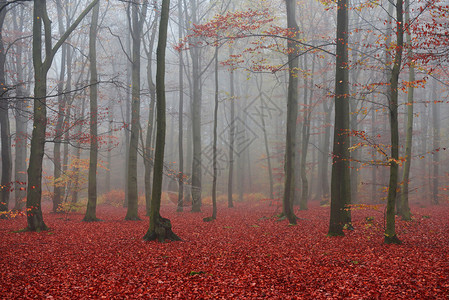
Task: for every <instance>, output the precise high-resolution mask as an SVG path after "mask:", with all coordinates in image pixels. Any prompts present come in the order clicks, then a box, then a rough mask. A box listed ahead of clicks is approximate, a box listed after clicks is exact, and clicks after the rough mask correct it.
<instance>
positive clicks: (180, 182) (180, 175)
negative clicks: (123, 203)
mask: <svg viewBox="0 0 449 300" xmlns="http://www.w3.org/2000/svg"><path fill="white" fill-rule="evenodd" d="M178 18H179V27H178V38H179V40H181V39H182V35H183V29H182V26H183V24H184V20H183V15H182V5H181V0H178ZM183 64H184V61H183V55H182V51H179V66H178V72H179V74H178V76H179V123H178V160H179V173H178V207H177V209H176V211H178V212H181V211H183V209H184V208H183V207H184V203H183V202H184V144H183V138H184V126H183V125H184V124H183V117H184V68H183Z"/></svg>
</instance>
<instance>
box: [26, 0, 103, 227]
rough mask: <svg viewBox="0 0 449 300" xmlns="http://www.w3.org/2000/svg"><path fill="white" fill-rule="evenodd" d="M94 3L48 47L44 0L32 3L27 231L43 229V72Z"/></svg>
mask: <svg viewBox="0 0 449 300" xmlns="http://www.w3.org/2000/svg"><path fill="white" fill-rule="evenodd" d="M97 2H98V0H94V1H93V2H92V3H91V4H89V6H88V7H87V8H86V9H84V10H83V12H82V13H81V14H80V15H79V16H78V18H77V19H76V20H75V22H74V23H73V24H72V25H71V26H70V27H69V28H68V29H67V30H66V31H65V32H64V34H63V35H62V36H61V37H60V39H59V40H58V41H57V42H56V44H55V45H54V46H53V47H52V36H51V21H50V19H49V18H48V15H47V4H46V0H35V1H34V9H33V65H34V81H35V84H34V108H33V110H34V113H33V115H34V120H33V132H32V136H31V149H30V162H29V167H28V186H27V224H28V226H27V230H29V231H41V230H47V229H48V228H47V225H45V223H44V219H43V217H42V209H41V196H42V161H43V157H44V146H45V131H46V128H47V107H46V96H47V73H48V70H49V69H50V67H51V64H52V61H53V58H54V56H55V54H56V52H57V51H58V50H59V48H60V47H61V46H62V44H63V43H64V42H65V41H66V40H67V38H68V37H69V35H70V34H71V33H72V32H73V30H74V29H75V28H76V27H77V26H78V24H79V23H80V22H81V20H82V19H83V18H84V17H85V16H86V15H87V13H88V12H89V11H90V10H91V9H92V7H93V6H94V5H95V4H96V3H97ZM42 24H44V39H45V40H44V44H45V60H43V59H42Z"/></svg>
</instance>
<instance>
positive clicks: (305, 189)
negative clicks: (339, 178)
mask: <svg viewBox="0 0 449 300" xmlns="http://www.w3.org/2000/svg"><path fill="white" fill-rule="evenodd" d="M304 68H305V69H306V68H307V63H306V59H305V58H304ZM311 73H312V78H311V81H310V96H308V93H307V89H308V87H307V85H308V83H309V81H308V80H307V79H304V88H305V91H304V123H303V127H302V144H301V187H302V189H301V199H300V200H299V209H300V210H307V198H308V197H309V182H308V181H307V172H306V167H307V149H308V147H309V140H310V115H311V113H312V100H313V84H314V81H313V73H315V60H313V62H312V72H311ZM307 98H309V101H307Z"/></svg>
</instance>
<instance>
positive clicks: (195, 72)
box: [190, 0, 202, 212]
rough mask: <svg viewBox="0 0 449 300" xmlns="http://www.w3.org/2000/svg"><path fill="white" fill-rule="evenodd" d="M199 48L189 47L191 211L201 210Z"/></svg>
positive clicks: (193, 9)
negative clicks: (190, 78)
mask: <svg viewBox="0 0 449 300" xmlns="http://www.w3.org/2000/svg"><path fill="white" fill-rule="evenodd" d="M191 3H192V19H191V21H192V22H193V23H194V24H196V23H197V21H198V20H197V7H196V0H192V1H191ZM199 51H200V50H199V49H198V48H196V47H191V48H190V56H191V59H192V77H193V78H192V81H193V100H192V138H193V161H192V212H200V211H201V175H202V174H201V173H202V170H201V169H202V165H201V156H202V155H201V87H200V82H201V72H200V55H199Z"/></svg>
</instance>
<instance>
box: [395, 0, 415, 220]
mask: <svg viewBox="0 0 449 300" xmlns="http://www.w3.org/2000/svg"><path fill="white" fill-rule="evenodd" d="M405 9H406V11H405V22H406V24H409V22H410V6H409V0H405ZM406 38H407V44H408V45H409V47H410V48H409V50H408V57H409V60H410V67H409V74H408V81H409V82H410V83H411V84H412V85H410V86H409V87H408V93H407V128H406V131H407V134H406V140H405V162H404V171H403V174H402V192H401V194H400V196H401V199H400V201H399V207H398V212H399V215H400V216H401V217H402V219H403V220H405V221H410V220H411V213H410V207H409V199H408V195H409V181H410V167H411V164H412V145H413V115H414V114H413V102H414V98H413V96H414V92H415V89H414V87H413V82H414V81H415V67H414V63H413V58H412V55H413V52H412V49H411V41H412V39H411V36H410V33H409V32H408V33H407V34H406Z"/></svg>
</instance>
